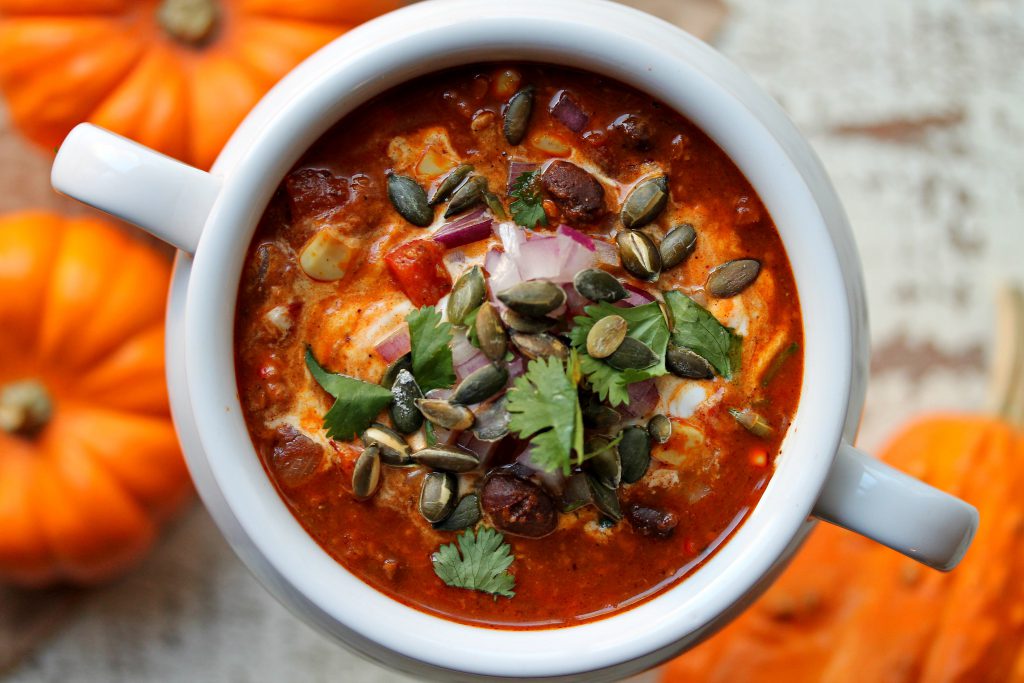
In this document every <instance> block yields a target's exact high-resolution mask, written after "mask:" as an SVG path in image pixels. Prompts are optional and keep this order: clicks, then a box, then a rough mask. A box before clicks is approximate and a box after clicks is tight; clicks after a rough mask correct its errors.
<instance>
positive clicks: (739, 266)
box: [704, 258, 761, 299]
mask: <svg viewBox="0 0 1024 683" xmlns="http://www.w3.org/2000/svg"><path fill="white" fill-rule="evenodd" d="M760 272H761V262H760V261H757V260H755V259H752V258H744V259H737V260H735V261H726V262H725V263H723V264H722V265H720V266H717V267H716V268H714V269H713V270H712V271H711V272H710V273H708V281H707V284H706V285H704V289H706V290H707V291H708V294H710V295H711V296H713V297H716V298H718V299H728V298H729V297H732V296H736V295H737V294H739V293H740V292H742V291H743V290H744V289H746V288H747V287H749V286H750V285H751V284H752V283H753V282H754V280H756V279H757V275H758V273H760Z"/></svg>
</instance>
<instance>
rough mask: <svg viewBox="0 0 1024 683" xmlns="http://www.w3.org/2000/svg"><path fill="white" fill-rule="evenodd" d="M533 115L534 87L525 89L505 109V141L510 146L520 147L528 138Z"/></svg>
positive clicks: (513, 97) (514, 96)
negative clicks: (527, 132)
mask: <svg viewBox="0 0 1024 683" xmlns="http://www.w3.org/2000/svg"><path fill="white" fill-rule="evenodd" d="M532 113H533V86H529V87H526V88H523V89H522V90H520V91H519V92H517V93H516V94H515V95H513V96H512V98H511V99H510V100H509V101H508V106H507V107H506V108H505V127H504V132H505V139H506V140H508V144H510V145H518V144H519V143H520V142H522V141H523V138H525V137H526V130H527V129H528V128H529V126H530V115H531V114H532Z"/></svg>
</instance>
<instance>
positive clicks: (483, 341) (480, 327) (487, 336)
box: [475, 301, 508, 361]
mask: <svg viewBox="0 0 1024 683" xmlns="http://www.w3.org/2000/svg"><path fill="white" fill-rule="evenodd" d="M475 326H476V337H477V339H478V340H480V350H481V351H483V352H484V355H485V356H487V357H488V358H490V359H491V360H493V361H499V360H501V359H502V358H504V357H505V352H506V351H508V334H506V333H505V328H504V326H502V324H501V318H500V317H499V316H498V309H497V308H495V307H494V304H492V303H491V302H490V301H485V302H484V303H483V304H482V305H481V306H480V308H479V310H477V312H476V322H475Z"/></svg>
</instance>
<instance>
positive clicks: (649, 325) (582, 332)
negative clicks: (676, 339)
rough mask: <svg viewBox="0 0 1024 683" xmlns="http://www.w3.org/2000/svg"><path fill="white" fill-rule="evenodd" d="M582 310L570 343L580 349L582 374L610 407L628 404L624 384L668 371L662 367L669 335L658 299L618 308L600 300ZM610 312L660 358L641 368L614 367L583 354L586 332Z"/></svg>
mask: <svg viewBox="0 0 1024 683" xmlns="http://www.w3.org/2000/svg"><path fill="white" fill-rule="evenodd" d="M583 310H584V311H585V312H586V315H585V316H577V317H576V318H575V320H574V322H575V326H574V327H573V328H572V331H571V332H570V333H569V338H570V339H571V340H572V345H573V346H574V347H575V348H577V349H579V352H580V368H581V369H582V370H583V374H585V375H586V376H587V381H588V382H590V387H591V388H592V389H593V390H594V391H595V392H596V393H597V395H598V397H600V398H601V400H602V401H608V402H609V403H611V404H612V405H613V406H618V405H628V404H629V390H628V389H627V387H628V386H629V385H630V384H634V383H636V382H642V381H644V380H646V379H650V378H652V377H657V376H659V375H664V374H665V373H666V372H668V370H667V369H666V368H665V349H666V348H667V347H668V338H669V332H668V323H666V322H665V316H664V315H663V314H662V312H661V307H660V306H659V305H658V303H657V302H652V303H649V304H644V305H643V306H634V307H632V308H619V307H618V306H613V305H611V304H609V303H606V302H602V303H599V304H594V305H591V306H587V307H586V308H585V309H583ZM609 315H619V316H622V317H623V318H624V319H625V320H626V327H627V330H628V332H627V334H628V335H629V336H630V337H633V338H635V339H639V340H640V341H642V342H643V343H644V344H647V346H649V347H651V350H652V351H654V353H655V354H657V356H658V359H659V360H658V363H657V364H656V365H654V366H652V367H649V368H646V369H644V370H616V369H615V368H613V367H612V366H610V365H608V364H607V363H605V362H604V361H603V360H598V359H597V358H591V357H590V356H589V355H588V354H587V353H586V348H587V334H589V333H590V328H592V327H593V326H594V323H596V322H597V321H598V320H600V319H601V318H604V317H607V316H609Z"/></svg>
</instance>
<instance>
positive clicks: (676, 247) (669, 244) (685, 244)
mask: <svg viewBox="0 0 1024 683" xmlns="http://www.w3.org/2000/svg"><path fill="white" fill-rule="evenodd" d="M696 246H697V231H696V230H694V228H693V226H692V225H690V224H689V223H683V224H682V225H680V226H678V227H675V228H672V230H670V231H669V233H668V234H667V235H665V239H663V240H661V244H659V245H658V252H659V253H660V254H661V267H662V269H664V270H668V269H669V268H675V267H676V266H678V265H679V264H680V263H682V262H683V261H685V260H686V259H687V257H688V256H689V255H690V254H692V253H693V250H694V248H695V247H696Z"/></svg>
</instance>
